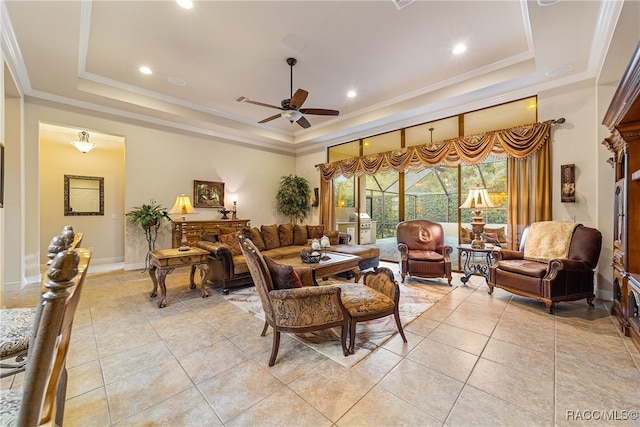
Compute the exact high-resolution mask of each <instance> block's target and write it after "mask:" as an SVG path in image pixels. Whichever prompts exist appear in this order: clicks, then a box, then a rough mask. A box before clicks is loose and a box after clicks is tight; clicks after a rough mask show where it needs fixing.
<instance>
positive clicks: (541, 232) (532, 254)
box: [488, 221, 602, 313]
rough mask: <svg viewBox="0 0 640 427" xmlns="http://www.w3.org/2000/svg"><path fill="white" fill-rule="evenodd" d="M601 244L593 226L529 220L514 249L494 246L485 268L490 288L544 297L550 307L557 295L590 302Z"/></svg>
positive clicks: (490, 289)
mask: <svg viewBox="0 0 640 427" xmlns="http://www.w3.org/2000/svg"><path fill="white" fill-rule="evenodd" d="M601 247H602V234H601V233H600V232H599V231H598V230H596V229H595V228H589V227H585V226H583V225H581V224H572V223H566V222H559V221H543V222H538V223H533V224H531V226H529V227H527V228H526V229H525V230H524V232H523V234H522V240H521V243H520V248H519V250H518V251H512V250H506V249H502V250H499V251H494V252H493V255H494V258H495V262H494V264H493V265H492V266H491V267H490V268H489V282H488V286H489V293H490V294H491V293H493V289H494V288H496V287H497V288H502V289H504V290H506V291H509V292H511V293H514V294H517V295H522V296H526V297H530V298H535V299H537V300H538V301H543V302H544V303H545V305H546V308H547V311H548V312H549V313H552V310H553V304H554V303H557V302H560V301H573V300H579V299H582V298H586V299H587V304H588V305H589V306H591V307H593V303H592V301H593V299H594V298H595V294H594V293H593V275H594V271H593V270H594V269H595V268H596V266H597V265H598V257H599V256H600V249H601Z"/></svg>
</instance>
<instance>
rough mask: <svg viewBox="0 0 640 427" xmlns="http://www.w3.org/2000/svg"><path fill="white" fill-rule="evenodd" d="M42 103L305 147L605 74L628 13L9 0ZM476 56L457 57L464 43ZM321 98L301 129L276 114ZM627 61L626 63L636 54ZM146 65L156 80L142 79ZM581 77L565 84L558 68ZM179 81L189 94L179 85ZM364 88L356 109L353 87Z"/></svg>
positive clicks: (25, 71) (30, 92)
mask: <svg viewBox="0 0 640 427" xmlns="http://www.w3.org/2000/svg"><path fill="white" fill-rule="evenodd" d="M3 7H6V11H2V12H5V13H2V24H3V34H4V35H5V38H4V40H3V43H6V49H5V51H10V52H12V54H13V58H11V59H12V63H14V64H16V65H15V66H14V67H13V68H14V69H13V70H12V72H13V73H14V74H15V76H16V80H17V81H18V84H19V86H20V88H21V89H22V91H23V92H24V93H25V94H26V95H27V96H30V97H33V98H40V99H45V100H50V101H56V102H61V103H65V104H69V105H73V106H78V107H81V108H88V109H92V110H96V111H98V112H102V113H108V114H115V115H116V116H122V117H127V118H128V119H133V120H143V121H146V122H150V123H154V124H157V125H161V126H169V127H175V128H178V129H182V130H186V131H193V132H196V133H200V134H204V135H211V136H214V137H216V138H218V139H220V138H224V139H228V140H231V141H236V142H239V143H249V144H256V145H263V146H269V147H275V148H277V149H279V150H283V151H290V152H295V151H305V150H307V149H309V148H310V147H312V146H318V145H323V146H324V145H327V144H330V143H335V142H342V141H348V140H351V139H355V138H357V137H363V136H368V135H371V134H375V133H379V132H381V131H383V130H389V129H396V128H398V127H401V126H407V125H410V124H415V123H420V122H425V121H427V119H436V118H441V117H445V116H447V115H451V114H455V113H459V112H463V111H466V110H469V109H475V108H480V107H484V106H487V105H492V104H496V103H500V102H504V101H508V100H512V99H517V98H520V97H524V96H529V95H534V94H535V93H537V92H538V91H539V90H544V89H550V88H553V87H556V86H561V85H564V84H568V83H571V82H574V81H581V80H585V79H590V78H595V77H597V75H598V72H599V71H600V68H601V67H602V64H603V61H604V57H605V54H606V50H607V47H608V46H609V43H610V41H611V39H612V37H613V33H614V29H615V25H616V23H617V21H618V18H619V15H620V11H621V10H622V3H621V2H613V1H594V0H591V1H570V0H564V1H560V2H558V3H556V4H553V5H550V6H540V5H538V4H537V2H536V1H524V0H523V1H517V0H511V1H507V0H505V1H479V0H476V1H416V2H414V3H411V4H409V5H408V6H406V7H404V8H403V9H401V10H398V9H397V8H396V6H395V5H394V3H393V2H392V1H391V0H378V1H264V0H263V1H253V2H249V1H195V7H194V8H193V9H191V10H185V9H182V8H180V7H179V6H178V5H177V4H176V2H175V1H171V0H164V1H126V2H125V1H84V2H81V1H42V2H37V1H6V0H5V1H4V4H3ZM461 42H463V43H465V44H466V45H467V47H468V49H467V51H466V52H465V53H464V54H462V55H458V56H456V55H453V54H452V53H451V50H452V48H453V46H454V45H455V44H457V43H461ZM288 57H295V58H297V59H298V64H297V65H296V66H295V67H294V70H293V79H294V81H293V90H294V91H295V90H296V89H298V88H303V89H305V90H307V91H308V92H309V96H308V98H307V100H306V102H305V103H304V107H305V108H329V109H337V110H340V115H339V116H337V117H325V116H315V115H307V116H306V118H307V119H308V120H309V122H310V123H311V124H312V126H311V127H310V128H309V129H302V128H301V127H300V126H298V125H297V124H290V123H289V122H287V121H286V120H285V119H283V118H278V119H276V120H273V121H271V122H268V123H266V124H258V123H257V122H258V121H259V120H261V119H264V118H266V117H268V116H272V115H274V114H277V113H278V110H274V109H270V108H265V107H261V106H256V105H252V104H247V103H239V102H236V98H238V97H239V96H245V97H247V98H250V99H252V100H255V101H260V102H263V103H267V104H275V105H279V104H280V101H281V100H282V99H284V98H289V97H290V82H289V78H290V74H289V72H290V70H289V66H288V65H287V64H286V58H288ZM627 58H628V57H627ZM141 65H148V66H149V67H151V68H152V69H153V71H154V73H153V74H152V75H151V76H146V75H142V74H141V73H140V72H139V71H138V68H139V67H140V66H141ZM565 66H569V68H570V70H568V71H566V72H564V73H561V74H557V75H553V70H556V69H559V67H565ZM170 78H179V79H182V80H184V81H185V82H186V84H185V85H183V86H177V85H175V84H172V83H170V82H169V79H170ZM350 89H353V90H355V91H357V93H358V95H357V97H355V98H353V99H349V98H347V97H346V92H347V91H348V90H350Z"/></svg>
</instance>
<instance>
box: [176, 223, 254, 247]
mask: <svg viewBox="0 0 640 427" xmlns="http://www.w3.org/2000/svg"><path fill="white" fill-rule="evenodd" d="M249 221H250V220H248V219H218V220H213V219H212V220H205V221H185V222H184V224H186V225H185V227H184V232H185V234H186V236H187V245H189V246H191V247H194V246H195V245H196V243H197V242H198V241H199V240H200V236H202V235H203V234H205V233H208V234H209V233H211V234H220V231H221V230H222V229H225V228H236V229H238V230H239V229H241V228H243V227H249ZM171 225H172V227H171V229H172V233H171V246H172V247H174V248H177V247H180V245H181V244H180V242H181V240H182V226H183V222H182V221H171Z"/></svg>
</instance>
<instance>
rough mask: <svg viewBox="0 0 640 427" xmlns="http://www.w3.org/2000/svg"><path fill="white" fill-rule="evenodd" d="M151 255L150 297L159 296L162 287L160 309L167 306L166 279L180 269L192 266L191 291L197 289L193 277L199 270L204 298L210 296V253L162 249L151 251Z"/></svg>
mask: <svg viewBox="0 0 640 427" xmlns="http://www.w3.org/2000/svg"><path fill="white" fill-rule="evenodd" d="M149 254H150V261H149V263H150V267H149V276H150V277H151V281H152V282H153V290H152V291H151V293H150V294H149V296H150V297H151V298H154V297H156V296H158V285H160V301H158V308H162V307H166V306H167V286H166V285H165V278H166V277H167V276H168V275H169V274H171V273H172V272H173V270H174V269H176V268H178V267H189V266H191V274H190V275H189V287H190V288H191V289H195V288H196V283H195V282H194V280H193V276H194V275H195V271H196V268H199V269H200V287H201V288H202V298H206V297H208V296H209V294H208V293H207V290H206V289H205V285H206V283H207V280H206V278H207V272H208V271H209V266H208V265H207V257H208V256H209V251H205V250H204V249H200V248H191V249H189V250H188V251H179V250H178V249H162V250H157V251H151V252H149Z"/></svg>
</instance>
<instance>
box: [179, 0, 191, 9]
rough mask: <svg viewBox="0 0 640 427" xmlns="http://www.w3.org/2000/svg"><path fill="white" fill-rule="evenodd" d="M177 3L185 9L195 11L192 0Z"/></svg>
mask: <svg viewBox="0 0 640 427" xmlns="http://www.w3.org/2000/svg"><path fill="white" fill-rule="evenodd" d="M176 3H178V5H180V7H181V8H183V9H193V2H192V1H191V0H176Z"/></svg>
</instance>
